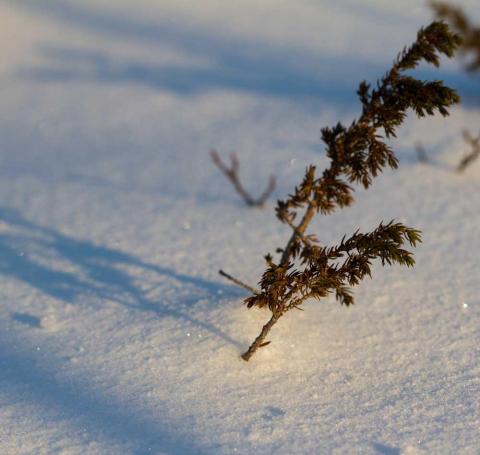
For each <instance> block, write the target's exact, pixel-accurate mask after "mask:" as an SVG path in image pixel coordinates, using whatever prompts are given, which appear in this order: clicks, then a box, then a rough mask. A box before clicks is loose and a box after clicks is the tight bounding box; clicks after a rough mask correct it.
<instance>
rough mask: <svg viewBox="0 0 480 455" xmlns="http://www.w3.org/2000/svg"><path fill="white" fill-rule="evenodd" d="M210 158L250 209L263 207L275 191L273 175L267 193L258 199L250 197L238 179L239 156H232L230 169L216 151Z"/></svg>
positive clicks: (211, 153) (213, 151) (212, 152)
mask: <svg viewBox="0 0 480 455" xmlns="http://www.w3.org/2000/svg"><path fill="white" fill-rule="evenodd" d="M210 156H211V157H212V161H213V162H214V163H215V164H216V165H217V167H218V168H219V169H220V170H221V171H222V172H223V173H224V174H225V176H226V177H227V178H228V179H229V180H230V181H231V182H232V185H233V187H234V188H235V190H236V191H237V193H238V194H239V195H240V196H241V197H242V199H243V200H244V201H245V203H246V204H247V205H248V206H250V207H263V205H264V204H265V201H266V200H267V199H268V197H269V196H270V195H271V194H272V192H273V190H274V189H275V183H276V182H275V177H274V176H273V175H272V176H270V178H269V180H268V185H267V188H266V189H265V191H264V192H263V193H262V194H261V196H260V197H258V198H257V199H255V198H253V197H252V196H250V194H249V193H247V191H246V190H245V188H244V187H243V185H242V183H241V182H240V178H239V177H238V169H239V167H240V165H239V161H238V158H237V156H236V155H235V154H234V153H232V155H231V156H230V161H231V166H230V167H228V166H227V165H226V164H225V163H224V162H223V161H222V159H221V158H220V155H219V154H218V152H217V151H216V150H211V151H210Z"/></svg>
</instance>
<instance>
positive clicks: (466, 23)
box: [430, 1, 480, 71]
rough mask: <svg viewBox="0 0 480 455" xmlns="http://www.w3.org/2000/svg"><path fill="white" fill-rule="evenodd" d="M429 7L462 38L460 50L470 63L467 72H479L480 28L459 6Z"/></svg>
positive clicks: (442, 3)
mask: <svg viewBox="0 0 480 455" xmlns="http://www.w3.org/2000/svg"><path fill="white" fill-rule="evenodd" d="M430 6H431V7H432V9H433V11H434V12H435V14H436V16H437V17H438V19H441V20H445V21H447V22H448V23H449V24H450V25H451V27H452V28H453V30H455V32H456V33H458V34H459V35H460V36H461V37H462V45H461V47H460V50H461V52H462V53H463V54H465V55H468V56H469V59H470V62H469V63H468V65H467V70H468V71H479V70H480V27H479V26H475V25H474V24H472V23H471V21H470V20H469V19H468V17H467V15H466V14H465V12H464V11H463V9H462V8H460V7H459V6H455V5H453V4H451V3H449V2H437V1H432V2H430Z"/></svg>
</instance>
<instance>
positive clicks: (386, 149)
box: [222, 22, 459, 360]
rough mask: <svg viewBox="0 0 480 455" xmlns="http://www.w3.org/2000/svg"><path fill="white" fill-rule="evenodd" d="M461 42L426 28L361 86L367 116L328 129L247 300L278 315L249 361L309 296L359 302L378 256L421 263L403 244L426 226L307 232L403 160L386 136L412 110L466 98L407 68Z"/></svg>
mask: <svg viewBox="0 0 480 455" xmlns="http://www.w3.org/2000/svg"><path fill="white" fill-rule="evenodd" d="M458 44H459V38H458V36H457V35H455V34H453V33H451V32H450V30H449V28H448V26H447V25H446V24H444V23H442V22H433V23H432V24H430V25H429V26H428V27H426V28H422V29H421V30H420V31H419V32H418V35H417V40H416V41H415V42H414V43H413V45H412V46H410V47H409V48H405V49H404V50H403V51H402V52H401V53H400V54H399V55H398V56H397V58H396V60H395V61H394V63H393V66H392V68H391V70H390V71H389V72H388V73H387V74H385V76H384V77H383V78H382V79H381V80H379V81H378V82H377V83H376V85H375V86H374V87H372V86H371V85H370V84H367V83H366V82H362V83H361V84H360V86H359V88H358V92H357V93H358V96H359V98H360V102H361V104H362V113H361V115H360V117H359V118H358V119H357V120H355V121H353V122H352V123H351V124H350V126H348V127H347V126H344V125H342V124H341V123H338V124H337V125H336V126H334V127H333V128H324V129H323V130H322V139H323V142H324V143H325V145H326V154H327V156H328V158H330V166H329V167H328V168H327V169H325V170H324V171H323V172H322V173H321V174H320V175H317V170H316V167H315V166H313V165H312V166H309V167H308V168H307V170H306V172H305V176H304V178H303V181H302V182H301V183H300V184H299V185H298V186H297V187H296V188H295V190H294V192H293V193H292V194H291V195H289V197H288V199H286V200H283V201H278V204H277V207H276V214H277V217H278V219H279V220H280V221H281V222H282V223H285V224H288V225H289V226H290V227H291V229H292V234H291V237H290V239H289V240H288V242H287V244H286V246H285V247H284V248H282V249H278V250H277V251H278V252H279V253H281V257H280V259H279V260H278V261H276V262H275V261H274V260H273V257H272V256H271V255H267V256H266V261H267V269H266V270H265V272H264V274H263V276H262V278H261V280H260V282H259V285H260V289H259V290H254V291H255V292H253V294H252V295H251V296H250V297H248V298H247V299H245V304H246V305H247V307H248V308H252V307H254V306H256V307H260V308H266V309H268V310H269V311H270V312H271V317H270V320H269V321H268V322H267V323H266V324H265V326H264V327H263V328H262V330H261V332H260V334H259V335H258V337H257V338H256V339H255V341H254V342H253V343H252V344H251V346H250V347H249V349H248V350H247V351H246V352H245V353H244V354H243V355H242V358H243V359H244V360H249V359H250V357H251V356H252V355H253V354H254V353H255V351H256V350H257V349H258V348H260V347H263V346H266V345H267V344H268V343H269V342H266V341H265V338H266V336H267V334H268V333H269V331H270V329H271V328H272V327H273V326H274V325H275V324H276V323H277V321H278V320H279V319H280V318H281V317H282V316H283V315H284V314H285V313H286V312H287V311H289V310H291V309H294V308H297V309H299V306H300V305H301V304H303V303H304V302H305V300H307V299H309V298H315V299H321V298H324V297H326V296H327V295H329V294H330V293H333V294H334V295H335V297H336V299H337V300H338V301H339V302H340V303H341V304H345V305H347V306H348V305H351V304H353V303H354V298H353V295H352V293H351V289H350V288H351V287H352V286H355V285H357V284H358V283H359V282H360V281H361V280H362V279H363V278H365V277H366V276H371V272H372V262H373V261H374V260H376V259H379V260H380V261H381V263H382V264H383V265H391V264H395V263H397V264H400V265H406V266H407V267H411V266H413V265H414V263H415V261H414V259H413V255H412V253H411V252H410V251H408V250H406V249H404V245H405V244H408V245H410V246H412V247H415V246H416V245H417V243H418V242H420V241H421V238H420V232H419V231H417V230H415V229H412V228H409V227H407V226H404V225H403V224H401V223H395V222H394V221H391V222H389V223H387V224H384V223H380V225H379V226H378V227H377V228H376V229H375V230H374V231H372V232H369V233H361V232H359V231H357V232H355V233H354V234H353V235H351V236H348V237H347V236H344V237H343V239H342V240H341V241H340V243H339V244H338V245H336V246H332V247H326V246H322V245H320V243H319V241H318V239H317V238H316V236H314V235H308V234H307V233H306V230H307V227H308V225H309V223H310V221H311V220H312V218H313V217H314V216H315V215H316V214H318V213H321V214H329V213H332V212H333V211H334V210H335V209H337V208H341V207H345V206H348V205H350V204H351V203H352V202H353V191H354V190H353V185H354V184H360V185H362V186H363V187H364V188H368V187H370V185H371V184H372V181H373V178H374V177H376V176H377V175H378V174H379V173H380V172H382V170H383V169H384V168H385V167H386V166H389V167H391V168H396V167H397V165H398V160H397V158H396V156H395V154H394V152H393V150H392V149H391V148H390V146H389V145H387V144H386V142H385V139H386V138H390V137H395V132H396V129H397V127H398V126H399V125H400V124H401V123H402V122H403V121H404V120H405V117H406V114H407V110H409V109H413V111H414V112H415V113H416V114H417V115H418V116H419V117H423V116H425V115H433V114H434V113H435V112H439V113H440V114H442V115H443V116H446V115H448V108H449V107H450V106H451V105H453V104H454V103H457V102H458V101H459V97H458V95H457V94H456V92H455V91H454V90H452V89H450V88H448V87H445V86H444V85H443V83H442V82H441V81H420V80H418V79H415V78H414V77H413V76H411V75H408V74H406V71H407V70H411V69H413V68H415V67H416V66H417V65H418V64H419V63H420V62H421V61H426V62H428V63H431V64H433V65H435V66H438V65H439V58H440V56H441V54H444V55H446V56H448V57H452V55H453V53H454V51H455V49H456V47H457V46H458ZM222 274H224V275H225V273H224V272H222ZM227 277H228V276H227ZM242 285H243V284H242ZM243 286H244V287H246V288H249V286H247V285H243Z"/></svg>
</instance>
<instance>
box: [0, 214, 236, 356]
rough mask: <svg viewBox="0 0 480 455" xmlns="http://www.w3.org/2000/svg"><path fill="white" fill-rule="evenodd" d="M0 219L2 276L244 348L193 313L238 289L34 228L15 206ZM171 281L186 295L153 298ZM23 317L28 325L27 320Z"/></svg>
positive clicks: (72, 300) (70, 299)
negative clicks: (146, 314) (179, 324)
mask: <svg viewBox="0 0 480 455" xmlns="http://www.w3.org/2000/svg"><path fill="white" fill-rule="evenodd" d="M0 221H1V222H2V223H3V229H2V231H1V232H0V273H1V274H3V275H5V276H10V277H13V278H15V279H17V280H19V281H21V282H23V283H26V284H28V285H30V286H32V287H33V288H36V289H38V290H40V291H41V292H43V293H45V294H47V295H49V296H51V297H53V298H56V299H59V300H62V301H64V302H67V303H70V304H73V303H78V302H80V301H83V300H84V298H85V296H89V295H90V296H93V297H96V298H99V299H104V300H108V301H113V302H116V303H118V304H121V305H124V306H126V307H128V308H133V309H137V310H140V311H150V312H153V313H155V314H156V315H157V316H159V317H172V318H175V319H178V320H181V321H184V322H187V323H190V324H192V325H194V326H197V327H199V328H202V329H204V330H206V331H208V332H209V333H210V334H212V335H214V336H216V337H219V338H221V339H223V340H224V341H226V342H228V343H229V344H232V345H234V346H236V347H238V348H241V344H240V343H239V342H238V341H237V340H234V339H233V338H231V337H230V336H229V335H228V334H226V333H225V332H223V331H222V330H221V329H219V328H218V327H216V326H215V325H214V324H211V323H209V322H205V321H202V320H200V319H198V318H195V316H193V315H192V312H191V311H189V310H190V309H191V306H192V305H193V304H195V302H197V301H200V300H202V299H203V300H204V299H208V300H209V301H217V300H218V299H219V296H222V298H223V297H232V298H235V297H240V296H242V295H243V292H242V291H241V290H240V289H239V288H237V287H234V286H231V285H227V284H220V283H217V282H215V281H210V280H208V279H205V278H202V277H195V276H189V275H186V274H182V273H178V272H176V271H175V270H173V269H171V268H168V267H162V266H159V265H156V264H150V263H148V262H145V261H142V260H141V259H139V258H137V257H135V256H133V255H131V254H128V253H125V252H122V251H120V250H116V249H113V248H110V247H104V246H101V245H95V244H93V243H91V242H89V241H86V240H78V239H75V238H73V237H70V236H67V235H65V234H62V233H60V232H58V231H56V230H54V229H52V228H48V227H43V226H40V225H38V224H35V223H33V222H31V221H29V220H27V219H25V218H24V217H22V215H21V214H20V213H19V212H18V211H16V210H14V209H11V208H6V207H0ZM59 261H60V264H61V266H59V265H58V263H59ZM53 263H55V264H56V265H55V266H54V265H53ZM134 269H135V270H139V271H141V272H142V273H141V275H142V277H146V276H148V277H150V280H151V282H153V283H154V284H153V286H150V288H145V286H144V285H143V284H142V283H139V282H137V281H139V280H138V279H136V278H135V276H134V275H133V274H132V273H131V270H134ZM142 279H143V278H142ZM165 280H166V284H165ZM172 282H173V283H174V286H173V287H174V289H177V290H180V291H181V290H185V291H184V292H181V293H180V292H179V293H176V291H174V293H173V294H174V295H173V296H172V297H171V302H170V303H169V302H168V301H167V300H164V299H162V301H159V300H157V299H153V298H151V297H149V295H148V294H149V293H151V292H152V290H154V289H156V288H158V286H162V285H163V286H166V288H167V289H170V292H171V288H172ZM162 283H163V284H162ZM175 283H177V286H175ZM18 318H20V319H22V321H21V322H24V323H27V321H26V320H25V318H21V317H20V316H18ZM18 318H17V319H18ZM31 323H32V321H30V325H31Z"/></svg>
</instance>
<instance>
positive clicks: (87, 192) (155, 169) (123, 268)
mask: <svg viewBox="0 0 480 455" xmlns="http://www.w3.org/2000/svg"><path fill="white" fill-rule="evenodd" d="M459 3H460V4H461V5H463V6H465V8H466V9H467V10H468V11H469V12H470V13H471V15H472V18H473V19H475V20H477V21H478V22H480V8H479V5H478V2H477V0H469V1H466V0H465V1H462V2H459ZM430 20H431V14H430V12H429V10H428V9H427V8H426V6H424V5H423V3H422V2H418V1H417V0H408V1H402V2H386V1H378V0H368V1H367V0H366V1H362V2H358V1H353V0H345V1H341V2H339V1H333V0H323V1H310V0H297V1H295V2H291V1H289V2H287V1H283V0H282V1H277V0H275V1H273V0H265V1H262V2H258V1H253V0H244V1H242V2H234V1H228V2H225V1H219V0H204V1H202V2H192V1H179V0H161V1H157V2H151V1H148V0H137V1H135V2H131V1H127V0H115V1H113V0H88V1H87V0H83V1H80V0H77V1H67V0H30V1H27V0H24V1H20V0H10V1H9V0H1V1H0V24H1V27H0V50H1V55H2V58H1V59H0V91H1V93H0V99H1V104H0V177H1V178H0V299H1V300H0V453H1V454H5V455H13V454H15V455H17V454H62V455H67V454H68V455H73V454H82V455H83V454H102V455H103V454H119V455H124V454H126V455H129V454H132V455H140V454H141V455H144V454H235V453H238V454H260V455H261V454H381V455H413V454H453V453H458V454H478V453H480V443H479V440H480V396H479V393H480V364H479V361H478V359H479V358H480V348H479V346H480V297H479V276H480V261H479V258H478V254H479V251H480V235H479V231H478V226H479V225H480V211H479V207H480V205H479V202H480V162H477V163H475V164H474V165H472V166H471V167H470V168H469V169H468V170H467V171H466V172H465V174H463V175H457V174H456V173H455V172H453V168H454V166H455V164H456V163H457V162H458V161H459V159H460V157H461V156H462V155H463V154H464V153H465V152H467V150H468V146H466V144H465V143H464V142H463V140H462V135H461V131H462V129H464V128H469V129H470V130H471V131H472V132H473V133H476V132H478V131H479V125H480V109H479V106H480V99H479V98H480V97H479V96H478V93H480V91H479V89H480V82H479V81H480V78H479V77H478V75H477V76H476V77H473V76H468V75H466V74H465V73H464V72H463V70H462V67H461V63H460V62H459V61H458V60H457V61H455V62H444V63H445V65H444V67H442V69H441V70H440V71H438V72H437V73H436V72H435V71H433V70H428V69H427V68H423V69H422V73H421V74H423V75H424V76H425V77H436V78H444V79H445V80H446V81H448V83H449V84H451V85H452V86H455V87H458V88H459V89H460V92H461V94H462V95H463V97H464V101H465V103H464V104H463V105H462V106H459V107H456V108H455V109H453V111H452V115H451V116H450V117H449V118H448V119H442V118H441V117H435V118H429V119H422V120H417V119H415V118H414V117H413V116H410V118H409V119H408V121H407V123H406V124H405V126H403V127H402V128H401V130H400V131H399V134H398V139H397V140H395V141H394V142H393V146H394V148H395V150H396V151H397V152H398V156H399V159H400V168H399V169H398V170H397V171H395V172H391V171H388V172H385V174H384V175H382V176H381V177H379V178H378V179H377V181H376V182H375V183H374V185H373V187H372V188H371V189H370V190H368V191H358V192H357V194H356V196H357V201H356V203H355V204H354V205H353V206H352V207H350V208H348V209H345V210H342V211H339V212H337V213H335V214H334V215H333V216H330V217H323V218H319V219H318V220H316V221H315V223H313V224H312V226H311V231H312V232H316V233H317V234H318V235H319V237H320V238H321V239H322V241H323V242H325V243H326V244H330V243H333V242H336V241H338V240H339V239H341V237H342V236H343V235H344V234H346V233H351V232H353V231H355V230H356V229H357V228H361V229H363V230H367V229H371V228H374V227H375V226H376V225H378V223H379V222H380V221H381V220H385V221H388V220H390V219H393V218H394V219H396V220H398V221H402V222H405V223H406V224H408V225H411V226H414V227H416V228H419V229H421V230H422V231H423V237H424V243H423V244H422V245H421V246H420V247H419V248H418V249H417V251H416V254H415V256H416V259H417V265H416V267H415V268H414V269H409V270H406V269H403V268H400V267H392V268H388V269H387V268H385V269H383V268H382V267H380V266H378V267H375V274H374V277H373V280H371V281H370V280H369V281H366V282H364V283H362V284H361V285H360V286H359V287H357V288H356V289H355V296H356V300H357V305H355V306H354V307H353V308H349V309H345V308H342V307H340V306H339V305H338V304H336V303H335V302H334V301H333V299H326V300H325V301H323V302H308V303H307V304H306V305H305V311H304V312H294V313H293V312H292V313H290V314H288V315H287V316H286V317H285V318H283V319H282V320H281V321H280V322H279V323H278V324H277V325H276V326H275V328H274V329H273V331H272V333H271V336H270V337H269V339H270V340H271V341H272V343H271V344H270V345H269V346H268V347H265V348H264V349H262V350H260V351H259V352H258V353H257V354H256V355H255V356H254V357H253V358H252V360H251V361H250V362H248V363H246V362H244V361H242V360H241V359H240V357H239V355H240V353H241V352H242V351H243V350H245V349H246V348H247V346H248V345H249V343H250V342H251V341H252V340H253V338H254V337H255V336H256V335H257V333H258V331H259V330H260V328H261V326H262V324H263V323H264V322H265V321H266V320H267V319H268V314H267V313H265V312H262V311H260V310H249V311H247V310H246V308H245V307H244V306H243V305H242V298H243V297H245V294H244V292H243V291H242V289H240V288H236V287H235V286H233V285H231V284H230V283H228V282H225V281H224V280H223V279H222V277H220V276H219V275H218V274H217V271H218V269H219V268H223V269H225V270H227V271H228V272H229V273H231V274H233V275H235V276H237V277H238V278H241V279H243V280H245V281H247V282H249V283H252V284H255V283H256V282H257V281H258V279H259V277H260V274H261V273H262V270H263V267H264V261H263V255H264V254H266V253H268V252H272V253H273V252H274V250H275V248H277V247H280V246H283V245H284V243H285V241H286V239H287V238H288V234H289V232H288V229H286V228H285V227H284V226H282V225H281V224H280V223H279V222H278V221H277V220H276V218H275V216H274V205H275V204H274V198H280V197H285V196H286V195H287V194H288V193H289V192H291V191H292V189H293V187H294V185H295V184H297V183H298V181H299V180H300V179H301V177H302V176H303V170H304V168H305V166H306V165H307V164H310V163H312V162H315V163H316V164H317V165H318V166H319V167H322V166H324V165H325V164H326V159H325V157H324V154H323V148H322V144H321V143H320V140H319V129H320V128H321V127H323V126H330V125H333V124H335V123H336V122H337V121H338V120H342V121H345V122H348V121H350V120H351V119H353V118H354V117H355V116H356V115H358V112H359V106H358V102H357V100H356V97H355V90H356V87H357V84H358V82H360V80H362V79H368V80H370V81H374V80H375V79H376V78H378V77H380V76H381V75H382V74H383V73H384V71H385V70H387V69H388V67H389V65H390V64H391V61H392V59H393V58H394V57H395V55H396V54H397V52H398V51H399V50H401V49H402V47H403V46H404V45H406V44H409V43H410V42H412V41H413V39H414V37H415V33H416V30H417V29H418V28H419V27H420V26H421V25H426V24H427V23H428V22H429V21H430ZM418 141H421V142H422V144H423V145H424V146H425V148H426V149H427V152H428V153H429V154H430V157H431V160H432V163H431V164H420V163H418V162H417V159H416V156H415V151H414V144H415V143H417V142H418ZM212 147H215V148H217V149H218V150H219V151H220V153H221V154H222V155H223V156H227V154H228V153H230V152H232V151H234V150H235V151H237V153H238V155H239V157H240V160H241V175H242V178H243V180H244V182H245V186H247V187H248V188H249V189H250V190H251V191H252V193H254V194H258V193H260V192H261V191H262V190H263V188H264V185H265V184H266V181H267V178H268V175H269V174H270V173H274V174H275V175H276V176H277V179H278V187H277V189H276V191H275V194H274V198H272V199H271V200H270V201H269V202H268V204H267V206H266V208H265V209H264V210H252V209H248V208H246V207H244V206H243V205H242V203H241V201H240V200H239V199H238V197H237V195H236V194H235V193H234V192H233V190H232V189H231V188H230V186H229V184H228V182H226V181H225V179H224V177H223V176H222V175H220V173H219V171H218V169H216V168H215V167H214V166H213V164H212V163H211V162H210V158H209V154H208V152H209V150H210V148H212Z"/></svg>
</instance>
